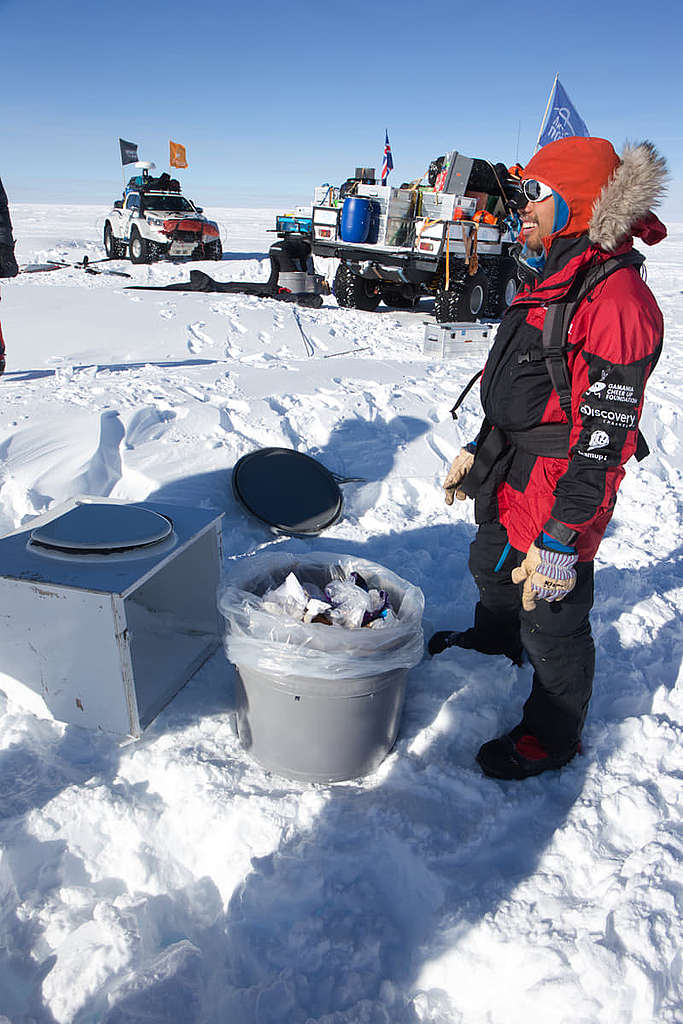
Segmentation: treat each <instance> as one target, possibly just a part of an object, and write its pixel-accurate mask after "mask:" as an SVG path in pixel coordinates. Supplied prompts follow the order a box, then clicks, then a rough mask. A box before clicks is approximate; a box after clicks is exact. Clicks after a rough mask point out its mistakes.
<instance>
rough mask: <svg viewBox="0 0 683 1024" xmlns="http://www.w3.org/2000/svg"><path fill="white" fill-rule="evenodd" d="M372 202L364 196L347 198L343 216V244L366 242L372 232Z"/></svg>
mask: <svg viewBox="0 0 683 1024" xmlns="http://www.w3.org/2000/svg"><path fill="white" fill-rule="evenodd" d="M370 213H371V211H370V200H369V199H365V198H364V197H363V196H347V197H346V199H345V200H344V205H343V207H342V215H341V236H342V241H343V242H365V241H367V237H368V232H369V231H370Z"/></svg>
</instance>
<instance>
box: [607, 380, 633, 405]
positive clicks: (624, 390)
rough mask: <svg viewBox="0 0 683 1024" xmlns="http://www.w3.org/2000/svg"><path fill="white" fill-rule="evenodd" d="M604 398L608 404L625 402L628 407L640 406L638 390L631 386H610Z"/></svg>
mask: <svg viewBox="0 0 683 1024" xmlns="http://www.w3.org/2000/svg"><path fill="white" fill-rule="evenodd" d="M603 398H604V400H605V401H606V402H624V404H626V405H638V396H637V395H636V389H635V388H634V387H633V385H631V384H608V385H607V391H606V392H605V394H604V395H603Z"/></svg>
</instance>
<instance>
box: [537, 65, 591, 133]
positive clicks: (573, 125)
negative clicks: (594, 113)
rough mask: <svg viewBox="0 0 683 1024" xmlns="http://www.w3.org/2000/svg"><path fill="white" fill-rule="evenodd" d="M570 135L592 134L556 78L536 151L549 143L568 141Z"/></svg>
mask: <svg viewBox="0 0 683 1024" xmlns="http://www.w3.org/2000/svg"><path fill="white" fill-rule="evenodd" d="M570 135H584V136H587V135H590V132H589V131H588V128H587V127H586V122H585V121H583V120H582V119H581V117H579V114H578V113H577V111H576V108H575V107H574V105H573V103H572V101H571V100H570V99H569V96H567V93H566V91H565V89H564V88H563V86H562V84H561V83H560V80H559V78H558V77H557V76H555V84H554V86H553V89H552V92H551V93H550V99H549V100H548V106H547V108H546V113H545V117H544V118H543V123H542V125H541V130H540V132H539V134H538V142H537V143H536V149H539V147H541V146H545V145H547V144H548V143H549V142H557V140H558V139H566V138H567V137H568V136H570Z"/></svg>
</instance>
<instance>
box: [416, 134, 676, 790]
mask: <svg viewBox="0 0 683 1024" xmlns="http://www.w3.org/2000/svg"><path fill="white" fill-rule="evenodd" d="M666 174H667V172H666V167H665V164H664V161H663V159H662V158H661V157H660V156H658V154H657V153H656V151H655V149H654V147H653V146H652V145H651V144H650V143H647V142H646V143H642V144H640V145H636V146H628V147H626V149H625V150H624V153H623V154H622V157H621V159H620V158H619V157H618V156H617V154H616V153H615V151H614V149H613V148H612V146H611V144H610V143H609V142H607V141H606V140H604V139H597V138H567V139H561V140H559V141H558V142H553V143H550V145H548V146H545V147H544V148H543V149H541V150H539V152H538V153H537V154H536V155H535V156H534V157H533V158H532V160H531V161H530V162H529V164H527V166H526V167H525V168H524V171H523V176H522V178H523V180H522V182H521V185H520V187H521V189H522V190H523V193H524V199H523V200H521V203H520V212H521V217H522V230H521V235H520V241H521V242H523V243H524V248H523V250H522V253H521V263H522V265H523V267H524V268H525V269H526V272H527V274H528V275H529V277H530V280H529V282H528V283H527V284H525V286H524V287H523V288H522V289H521V290H520V292H519V293H518V294H517V296H516V297H515V299H514V301H513V303H512V305H511V306H510V307H509V308H508V309H507V311H506V313H505V315H504V317H503V319H502V321H501V324H500V327H499V328H498V332H497V334H496V339H495V342H494V345H493V347H492V350H491V352H490V354H489V358H488V361H487V364H486V368H485V370H484V373H483V376H482V380H481V400H482V406H483V409H484V413H485V420H484V423H483V426H482V429H481V431H480V433H479V436H478V438H477V441H476V444H474V445H468V447H467V449H463V450H462V451H461V453H460V454H459V455H458V456H457V457H456V459H455V460H454V462H453V465H452V466H451V469H450V472H449V474H448V477H447V479H446V482H445V484H444V488H445V491H446V501H447V503H449V504H450V503H452V501H453V495H454V493H455V494H456V495H457V497H458V498H463V499H464V498H465V497H466V496H469V497H474V499H475V519H476V522H477V524H478V526H479V529H478V532H477V536H476V539H475V540H474V542H473V543H472V545H471V549H470V569H471V571H472V574H473V576H474V579H475V582H476V583H477V586H478V588H479V593H480V599H479V603H478V604H477V608H476V610H475V621H474V626H473V627H472V628H471V629H468V630H466V631H465V632H464V633H453V632H447V631H446V632H440V633H436V634H435V635H434V636H433V637H432V638H431V640H430V643H429V650H430V653H431V654H437V653H439V652H441V651H443V650H444V649H446V648H447V647H451V646H459V647H466V648H474V649H476V650H479V651H482V652H483V653H486V654H504V655H507V656H508V657H509V658H511V659H512V660H513V661H514V662H516V663H517V664H519V663H520V662H521V658H522V654H523V651H525V652H526V654H527V656H528V658H529V661H530V662H531V664H532V666H533V668H534V676H533V685H532V691H531V694H530V696H529V698H528V700H527V701H526V703H525V705H524V711H523V716H522V720H521V721H520V723H519V724H518V725H517V726H516V727H515V728H514V729H512V730H511V731H510V732H509V733H507V734H506V735H504V736H501V737H499V738H497V739H494V740H491V741H490V742H488V743H485V744H484V745H483V746H482V747H481V749H480V751H479V753H478V755H477V760H478V762H479V764H480V766H481V768H482V769H483V771H484V772H485V773H486V774H487V775H490V776H493V777H496V778H502V779H523V778H527V777H528V776H530V775H538V774H539V773H540V772H543V771H546V770H547V769H551V768H561V767H562V766H563V765H565V764H567V763H568V762H569V761H570V760H571V759H572V758H573V757H574V755H575V754H576V752H577V750H578V749H579V740H580V736H581V730H582V728H583V724H584V720H585V717H586V711H587V708H588V702H589V700H590V696H591V689H592V682H593V672H594V660H595V653H594V645H593V639H592V636H591V629H590V622H589V612H590V609H591V607H592V603H593V558H594V556H595V552H596V551H597V548H598V545H599V543H600V540H601V538H602V535H603V533H604V531H605V528H606V526H607V524H608V522H609V520H610V518H611V516H612V513H613V511H614V504H615V501H616V494H617V490H618V488H619V484H620V483H621V480H622V478H623V476H624V472H625V471H624V464H625V463H626V461H627V460H628V459H629V458H630V457H631V456H632V455H634V454H636V453H637V456H640V457H642V455H643V453H644V452H646V450H647V446H646V445H645V444H644V441H643V439H642V438H640V435H639V432H638V421H639V418H640V413H641V410H642V405H643V393H644V388H645V383H646V381H647V378H648V376H649V374H650V372H651V371H652V369H653V367H654V365H655V363H656V361H657V358H658V356H659V353H660V350H661V344H662V336H663V321H662V315H661V312H660V310H659V308H658V306H657V304H656V302H655V299H654V297H653V295H652V293H651V292H650V290H649V289H648V287H647V286H646V284H645V283H644V281H643V280H642V278H641V276H640V273H639V270H640V264H641V263H642V257H640V256H639V254H637V253H636V252H635V250H634V249H633V236H634V235H636V236H638V237H640V238H641V239H642V240H643V241H645V242H646V243H647V244H653V243H655V242H658V241H660V240H661V239H662V238H664V237H665V235H666V230H665V229H664V227H663V225H662V224H661V223H660V221H659V220H658V219H657V218H656V217H655V215H654V214H653V213H652V212H651V210H652V207H653V206H654V205H656V203H657V202H658V201H659V200H660V198H661V196H662V194H663V191H664V185H665V180H666ZM558 339H559V340H558ZM558 346H559V347H558Z"/></svg>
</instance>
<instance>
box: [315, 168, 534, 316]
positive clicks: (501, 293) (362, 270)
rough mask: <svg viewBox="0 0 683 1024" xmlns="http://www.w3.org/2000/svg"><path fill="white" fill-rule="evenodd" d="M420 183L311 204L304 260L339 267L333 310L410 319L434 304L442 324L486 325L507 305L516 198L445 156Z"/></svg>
mask: <svg viewBox="0 0 683 1024" xmlns="http://www.w3.org/2000/svg"><path fill="white" fill-rule="evenodd" d="M428 180H429V184H428V185H427V186H425V185H420V184H419V183H415V184H414V185H411V186H402V187H401V188H391V187H389V186H382V185H379V184H367V183H365V182H363V181H362V180H359V181H358V182H357V184H356V185H355V187H354V188H353V189H351V190H349V189H347V191H346V196H345V198H344V199H343V200H342V199H340V198H339V193H338V191H337V190H328V191H327V193H326V194H325V197H324V199H323V201H322V202H316V201H314V204H313V236H312V248H313V254H314V255H315V256H320V257H332V258H336V259H338V260H339V263H338V266H337V270H336V274H335V278H334V294H335V296H336V299H337V302H338V303H339V305H340V306H351V307H354V308H356V309H365V310H373V309H376V308H377V306H378V304H379V302H380V301H384V302H385V303H386V304H387V305H389V306H395V307H398V308H400V309H411V308H413V307H414V306H415V305H416V303H417V301H418V299H419V298H420V296H421V295H433V296H434V314H435V317H436V319H437V320H438V321H439V322H440V323H450V322H454V321H470V322H471V321H473V320H476V319H477V318H495V317H497V316H499V315H500V314H501V313H502V311H503V310H504V309H505V307H506V306H507V305H509V304H510V302H511V301H512V299H513V298H514V295H515V293H516V291H517V288H518V279H517V264H516V262H515V260H514V259H513V257H512V255H511V249H512V247H513V245H514V243H515V239H514V236H513V234H512V233H511V230H510V228H511V226H512V225H513V224H514V219H515V210H514V197H515V195H516V194H517V193H518V189H515V186H514V183H513V182H512V179H511V178H510V176H509V173H508V170H507V168H506V167H505V165H504V164H496V165H495V166H494V165H493V164H491V163H489V162H488V161H487V160H478V159H473V158H471V157H466V156H463V155H462V154H460V153H458V152H457V151H452V152H450V153H448V154H447V155H446V156H445V157H440V158H439V160H438V161H434V162H433V163H432V165H431V166H430V170H429V179H428ZM347 184H348V183H347ZM317 198H319V196H317V197H316V199H317ZM350 204H351V205H350ZM350 238H351V239H353V240H349V239H350Z"/></svg>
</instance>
